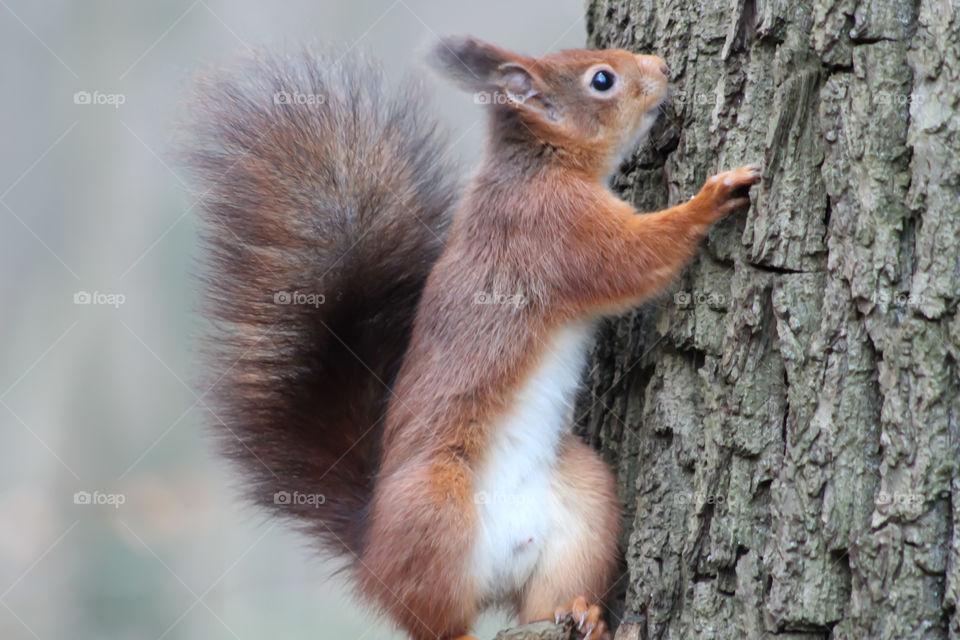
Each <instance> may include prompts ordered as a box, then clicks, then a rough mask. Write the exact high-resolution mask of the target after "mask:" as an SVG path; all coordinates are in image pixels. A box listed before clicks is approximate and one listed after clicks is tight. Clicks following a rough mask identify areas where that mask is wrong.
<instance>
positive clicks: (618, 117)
mask: <svg viewBox="0 0 960 640" xmlns="http://www.w3.org/2000/svg"><path fill="white" fill-rule="evenodd" d="M432 59H433V61H434V63H435V64H436V66H437V67H438V68H439V69H440V70H441V71H442V72H443V73H444V74H445V75H447V76H449V77H451V78H453V79H454V80H456V81H457V82H458V83H459V84H460V85H461V86H463V87H464V88H466V89H468V90H470V91H473V92H474V101H475V102H477V103H480V104H484V105H486V106H487V108H488V109H490V110H491V111H492V113H493V132H492V136H493V137H492V140H491V144H492V145H493V147H494V148H498V147H502V146H504V145H506V146H507V147H517V146H518V145H519V146H521V147H522V146H532V147H533V148H534V150H535V152H536V157H538V158H542V157H543V154H542V151H543V148H544V147H546V148H547V149H548V150H550V151H553V152H555V153H554V155H555V156H556V158H557V160H558V161H559V162H562V163H565V164H567V165H569V166H572V167H574V168H576V169H579V170H582V171H585V172H587V173H589V174H591V175H593V176H595V177H598V178H605V177H606V176H608V175H610V174H611V173H612V172H613V171H614V170H616V168H617V166H618V164H619V162H620V161H621V160H622V159H623V158H624V156H625V155H626V154H627V153H629V152H630V151H632V150H633V148H634V147H635V146H636V145H637V143H639V141H640V140H641V139H642V137H643V136H644V135H645V134H646V133H647V132H648V131H649V129H650V126H651V125H652V124H653V122H654V120H655V119H656V116H657V111H658V108H659V106H660V104H661V103H662V102H663V99H664V97H665V96H666V94H667V65H666V63H665V62H664V61H663V59H662V58H660V57H658V56H651V55H637V54H633V53H631V52H629V51H624V50H622V49H605V50H568V51H559V52H557V53H551V54H548V55H545V56H542V57H539V58H531V57H526V56H521V55H517V54H515V53H511V52H510V51H506V50H504V49H501V48H499V47H496V46H494V45H491V44H488V43H486V42H482V41H480V40H477V39H474V38H447V39H444V40H441V41H440V42H439V43H438V44H437V45H436V47H435V48H434V50H433V55H432ZM516 151H517V149H516V148H510V149H509V150H508V153H510V154H511V155H514V156H515V155H516Z"/></svg>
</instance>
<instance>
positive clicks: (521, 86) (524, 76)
mask: <svg viewBox="0 0 960 640" xmlns="http://www.w3.org/2000/svg"><path fill="white" fill-rule="evenodd" d="M497 72H498V75H499V78H498V79H497V81H496V85H497V86H498V87H500V88H501V89H502V90H503V91H504V93H506V94H507V95H508V96H509V97H510V99H511V100H513V101H514V102H517V103H520V104H523V103H524V102H526V101H527V100H529V99H530V98H532V97H534V96H536V95H537V89H536V86H535V83H534V81H533V76H532V75H531V73H530V72H529V71H528V70H527V68H526V67H524V66H523V65H522V64H518V63H516V62H508V63H506V64H502V65H500V68H499V69H497Z"/></svg>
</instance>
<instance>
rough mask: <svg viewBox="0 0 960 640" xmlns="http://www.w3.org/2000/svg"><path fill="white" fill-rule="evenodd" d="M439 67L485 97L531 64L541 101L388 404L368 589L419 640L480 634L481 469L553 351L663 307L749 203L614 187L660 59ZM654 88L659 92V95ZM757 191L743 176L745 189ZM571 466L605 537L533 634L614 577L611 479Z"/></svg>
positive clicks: (501, 118) (509, 141)
mask: <svg viewBox="0 0 960 640" xmlns="http://www.w3.org/2000/svg"><path fill="white" fill-rule="evenodd" d="M439 53H440V55H441V57H442V58H443V62H444V63H445V65H446V68H447V69H448V70H451V71H452V73H453V75H454V76H455V77H457V78H458V79H459V80H460V81H461V82H462V83H464V84H465V85H467V86H468V87H472V88H474V89H481V90H482V89H485V88H490V87H491V86H492V87H494V88H497V85H496V78H495V76H496V69H499V68H502V66H503V65H505V64H515V65H520V66H522V67H523V68H524V69H526V70H527V71H528V72H529V73H530V75H531V79H532V82H533V86H534V87H536V91H537V96H536V98H534V99H533V100H532V101H528V102H526V103H523V104H519V105H518V104H508V105H503V106H498V107H495V108H494V109H493V111H492V115H491V120H492V139H491V141H490V145H489V148H488V152H487V156H486V159H485V161H484V162H483V164H482V166H481V168H480V170H479V172H478V174H477V175H476V177H475V178H474V179H473V181H472V183H471V185H470V186H469V187H468V191H467V194H466V195H465V197H464V199H463V201H462V202H461V203H460V205H459V207H458V209H457V212H456V214H455V217H454V224H453V227H452V229H451V233H450V237H449V239H448V242H447V245H446V248H445V250H444V252H443V254H442V256H441V258H440V260H439V261H438V262H437V264H436V265H435V266H434V268H433V270H432V271H431V273H430V276H429V278H428V279H427V284H426V287H425V290H424V295H423V298H422V299H421V303H420V307H419V309H418V313H417V318H416V321H415V324H414V330H413V335H412V338H411V342H410V346H409V349H408V351H407V355H406V357H405V359H404V364H403V367H402V368H401V371H400V374H399V376H398V379H397V384H396V387H395V390H394V397H393V399H392V401H391V403H390V410H389V413H388V417H387V424H386V431H385V433H384V444H383V449H384V456H383V461H382V467H381V474H380V477H379V479H378V482H377V484H376V488H375V496H376V497H375V500H374V506H373V510H372V523H371V529H370V536H369V538H368V542H369V546H368V547H367V550H366V553H365V555H364V567H365V569H366V571H365V572H364V575H363V577H362V582H361V584H362V587H363V589H364V590H365V591H366V592H367V593H369V594H371V595H373V596H374V597H375V598H377V599H378V600H379V601H380V602H381V603H382V604H383V605H384V606H385V607H386V608H387V609H388V610H389V611H390V612H391V613H392V615H393V617H394V618H395V619H396V620H398V621H399V622H400V624H401V625H402V626H403V627H404V628H406V629H407V630H408V631H409V632H410V633H411V635H412V637H414V638H416V639H417V640H420V639H426V638H436V637H441V638H446V637H452V636H456V635H458V634H462V633H465V632H466V631H467V630H468V629H469V627H470V624H471V622H472V620H473V617H474V615H475V614H476V612H477V609H478V605H479V604H480V603H479V602H478V601H477V600H476V599H475V598H477V597H478V594H475V593H473V592H472V591H471V588H470V575H469V569H468V564H467V556H468V555H469V554H468V553H467V551H468V550H469V549H470V548H471V544H472V541H473V536H474V533H475V527H476V509H475V505H474V503H473V501H472V499H471V478H472V470H473V469H474V468H476V466H477V465H478V464H479V463H480V462H482V459H483V456H484V452H485V451H486V450H487V448H488V443H489V441H490V438H491V434H490V433H489V428H490V426H491V425H492V424H494V423H495V422H496V418H497V417H498V416H500V415H502V414H503V413H504V412H505V410H506V409H507V403H508V402H509V399H510V398H511V397H512V393H513V391H514V390H515V389H517V388H518V387H519V386H520V385H521V384H522V382H523V381H524V379H525V376H526V375H527V374H528V373H529V372H530V371H531V369H532V368H533V367H534V366H535V364H536V363H537V361H538V359H539V357H540V356H541V355H542V353H543V349H544V343H545V342H546V341H547V339H548V337H549V336H550V335H551V334H552V332H553V331H555V330H556V329H557V328H558V327H559V326H561V325H562V324H564V323H566V322H568V321H571V320H576V319H582V318H590V317H596V316H598V315H601V314H605V313H612V312H616V311H619V310H622V309H625V308H627V307H629V306H630V305H634V304H637V303H639V302H640V301H642V300H643V299H645V298H647V297H649V296H651V295H654V294H656V293H657V292H659V291H660V290H661V289H662V287H663V286H664V285H665V284H666V283H667V282H669V280H670V279H671V278H673V277H674V276H675V275H676V274H677V273H678V272H679V271H680V269H682V268H683V266H684V265H685V264H686V263H687V262H688V261H689V260H690V258H691V257H692V256H693V254H694V252H695V251H696V248H697V245H698V243H699V241H700V240H701V239H702V238H703V236H704V234H705V233H706V231H707V230H708V228H709V226H710V224H711V223H713V222H714V221H716V220H717V219H719V218H720V217H722V216H723V215H725V214H726V213H727V212H729V211H730V210H732V209H733V208H736V207H738V206H743V205H744V204H746V202H745V201H743V200H741V199H734V200H730V195H731V193H732V192H733V187H732V186H731V187H730V188H724V187H723V186H722V184H721V183H722V181H721V183H708V186H707V187H705V188H704V190H703V191H702V192H701V193H700V194H699V195H698V196H697V197H696V198H694V199H693V200H691V201H689V202H686V203H684V204H681V205H679V206H677V207H674V208H672V209H669V210H666V211H662V212H659V213H655V214H649V215H642V216H638V215H634V214H635V213H636V211H635V210H634V209H633V208H632V207H631V206H630V205H628V204H627V203H625V202H623V201H621V200H619V199H617V198H616V197H615V196H614V195H613V194H612V193H610V191H609V190H608V189H607V188H606V187H605V186H604V184H603V182H602V181H603V180H604V178H605V177H606V175H607V174H609V173H610V171H611V170H612V168H613V166H614V164H615V162H616V160H617V151H618V149H619V148H620V146H621V145H622V144H623V141H624V138H625V137H629V136H630V133H631V131H632V130H633V129H635V128H636V126H637V124H638V122H639V118H640V116H642V115H643V114H644V112H646V111H647V110H649V109H651V108H655V107H656V105H657V104H659V102H660V100H661V99H662V97H663V90H665V84H666V78H665V77H664V76H663V72H662V71H661V70H660V68H661V67H663V62H662V60H659V59H656V58H652V57H642V58H638V57H637V56H634V55H633V54H631V53H629V52H626V51H565V52H561V53H556V54H551V55H549V56H545V57H543V58H540V59H537V60H531V59H528V58H523V57H519V56H514V55H513V54H510V53H508V52H505V51H503V50H500V49H497V48H495V47H490V46H489V45H485V44H483V43H477V42H475V41H469V40H468V41H461V42H448V43H447V44H446V45H445V46H444V47H441V48H440V50H439ZM450 54H452V55H450ZM598 63H606V64H609V65H610V67H612V68H613V69H614V70H615V71H617V72H618V73H619V74H620V75H621V77H624V78H626V79H627V81H628V82H629V84H628V85H627V86H626V87H624V88H623V90H622V91H621V94H620V96H619V99H616V100H609V101H598V100H596V99H592V100H591V98H590V97H589V96H585V92H584V87H583V84H582V74H583V72H584V71H585V70H586V69H588V68H589V67H591V66H592V65H595V64H598ZM461 64H462V65H465V66H469V65H472V68H467V69H465V70H463V69H458V68H457V66H458V65H461ZM484 74H487V75H484ZM651 74H653V75H652V78H653V79H654V82H652V83H651V82H645V81H644V78H646V77H647V76H650V75H651ZM491 75H492V76H494V77H493V78H492V79H491V77H490V76H491ZM651 85H653V86H654V87H658V88H659V90H658V91H656V90H655V91H652V92H651V91H650V90H649V89H650V86H651ZM529 102H533V104H532V105H530V104H529ZM597 102H599V103H600V104H596V103H597ZM545 105H546V106H545ZM548 107H549V108H552V109H554V110H559V111H562V112H563V115H562V116H561V121H560V123H559V124H556V123H554V122H552V121H550V119H549V118H546V117H544V112H545V110H546V109H547V108H548ZM754 174H755V172H754V171H753V170H746V169H745V170H742V171H741V173H740V174H737V180H736V181H735V185H736V186H738V187H739V186H743V185H745V184H750V183H752V182H753V181H755V175H754ZM718 184H719V185H720V186H717V185H718ZM483 291H502V292H517V291H522V292H524V295H525V296H526V298H527V301H528V303H527V304H526V305H525V306H523V307H522V308H520V309H509V308H508V309H504V308H503V307H502V306H501V305H480V304H475V303H474V296H475V295H476V294H477V292H483ZM565 452H566V453H564V454H563V456H565V458H564V459H562V460H561V462H560V468H561V469H562V473H563V478H564V480H565V483H566V486H567V490H569V491H571V492H577V493H580V494H581V495H582V496H583V500H584V501H585V502H586V503H587V504H588V508H586V509H585V510H584V515H585V517H588V518H590V520H591V521H594V522H596V524H597V528H596V529H595V535H591V536H586V537H584V538H583V539H582V541H581V544H582V548H580V549H578V550H571V558H568V559H566V560H564V559H560V558H552V559H550V560H551V563H549V564H545V565H544V566H541V567H539V569H538V570H537V572H536V574H535V576H534V577H533V578H532V579H531V583H530V584H529V585H528V589H527V590H526V592H525V593H524V594H518V597H519V603H518V604H519V607H518V608H519V611H520V613H521V616H522V617H523V618H524V619H535V618H537V617H549V615H550V613H551V612H552V611H553V608H554V607H555V606H556V605H558V604H561V603H562V602H565V601H567V600H569V599H570V598H572V597H573V596H575V595H577V594H579V593H584V592H587V593H590V594H592V595H593V597H594V598H596V599H600V598H602V597H603V596H604V595H605V594H606V592H607V590H608V589H609V587H610V585H611V584H612V580H613V577H614V576H613V570H614V568H615V566H616V555H615V544H616V540H617V531H618V518H619V510H618V509H619V508H618V506H617V504H616V500H615V498H614V497H612V496H613V483H612V480H611V479H610V474H609V471H608V470H606V468H605V467H603V466H602V463H601V462H599V460H598V459H596V458H595V454H593V453H592V452H589V451H585V450H584V447H583V446H582V445H575V444H573V443H571V442H567V444H566V448H565ZM598 465H599V466H598ZM571 559H574V560H571ZM387 576H388V578H387ZM397 596H402V597H397Z"/></svg>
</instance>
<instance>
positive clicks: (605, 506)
mask: <svg viewBox="0 0 960 640" xmlns="http://www.w3.org/2000/svg"><path fill="white" fill-rule="evenodd" d="M554 474H555V476H554V482H553V486H554V487H555V488H554V491H556V492H557V494H558V496H557V497H558V498H559V499H558V500H557V503H558V504H562V505H568V506H567V507H566V509H565V511H563V512H561V514H560V516H559V518H558V520H557V521H556V522H554V523H552V525H553V527H554V533H553V534H552V535H550V536H549V542H548V543H547V544H546V546H545V547H544V549H543V551H542V552H541V559H540V561H539V562H538V564H537V567H536V569H535V570H534V572H533V575H531V577H530V579H529V580H528V582H527V584H526V585H525V587H524V589H523V591H522V593H523V599H522V601H521V603H520V622H521V623H527V622H532V621H535V620H555V619H556V617H557V616H558V614H559V615H560V617H561V618H564V617H566V616H568V615H572V616H573V617H574V620H575V622H576V623H577V626H578V627H579V629H580V632H581V634H582V635H583V637H587V638H590V640H601V638H603V637H609V635H608V634H607V630H606V625H605V624H604V623H603V620H602V619H601V615H602V609H601V607H600V606H598V605H597V603H599V602H601V601H602V600H603V599H604V598H605V597H606V596H607V595H608V592H609V590H610V588H611V586H612V585H613V583H614V582H615V581H616V571H617V562H618V551H617V545H618V542H619V538H620V527H621V521H620V520H621V509H620V503H619V500H618V499H617V494H616V487H615V481H614V478H613V476H612V474H611V473H610V470H609V469H608V468H607V466H606V464H604V462H603V460H601V459H600V456H599V455H597V453H596V452H595V451H593V450H592V449H590V448H589V447H588V446H587V445H585V444H584V443H583V442H581V441H580V440H579V439H578V438H576V437H575V436H572V435H569V436H566V437H565V439H564V441H563V445H562V449H561V455H560V459H559V460H558V462H557V466H556V469H555V471H554Z"/></svg>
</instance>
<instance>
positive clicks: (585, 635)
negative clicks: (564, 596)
mask: <svg viewBox="0 0 960 640" xmlns="http://www.w3.org/2000/svg"><path fill="white" fill-rule="evenodd" d="M553 615H554V619H555V620H556V622H557V623H560V622H562V621H563V620H564V619H565V618H568V617H569V618H573V620H574V622H576V624H577V630H578V631H579V633H580V637H581V638H582V640H610V632H609V631H607V625H606V623H604V621H603V619H602V615H603V611H602V610H601V609H600V607H599V606H598V605H595V604H594V605H588V604H587V599H586V598H584V597H583V596H580V597H577V598H574V599H573V600H571V601H570V602H568V603H567V604H566V605H563V606H560V607H557V608H556V610H554V613H553Z"/></svg>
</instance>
